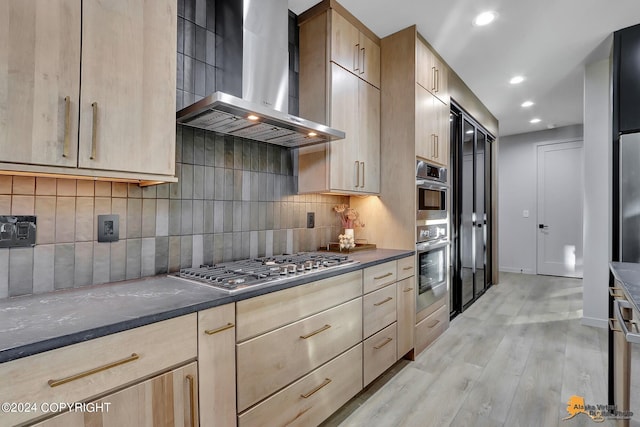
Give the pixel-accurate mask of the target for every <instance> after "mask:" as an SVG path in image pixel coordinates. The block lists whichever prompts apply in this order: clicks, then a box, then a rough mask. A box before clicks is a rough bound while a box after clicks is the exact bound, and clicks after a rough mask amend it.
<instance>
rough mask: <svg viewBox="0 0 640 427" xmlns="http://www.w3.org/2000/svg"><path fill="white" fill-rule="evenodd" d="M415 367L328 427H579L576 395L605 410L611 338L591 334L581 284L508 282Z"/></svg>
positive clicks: (512, 278)
mask: <svg viewBox="0 0 640 427" xmlns="http://www.w3.org/2000/svg"><path fill="white" fill-rule="evenodd" d="M500 278H501V283H500V284H499V285H497V286H494V287H492V288H491V289H489V290H488V291H487V293H486V294H485V295H484V296H482V297H481V298H480V299H479V300H478V301H477V302H476V303H475V304H474V305H473V306H471V307H470V308H469V309H468V310H467V311H466V312H464V313H463V314H461V315H460V316H458V317H457V318H456V319H454V320H453V321H452V323H451V327H450V328H449V330H447V331H446V332H445V334H444V335H442V336H441V337H440V338H439V339H438V340H437V341H436V342H435V343H434V344H433V345H432V346H431V347H429V348H428V349H427V350H425V351H424V352H423V353H422V354H420V355H419V356H418V357H417V358H416V360H415V361H414V362H410V361H406V360H401V361H400V362H398V363H396V364H395V365H394V366H393V367H392V368H391V369H390V370H389V371H387V372H386V373H385V374H384V375H383V376H382V377H380V378H379V379H378V380H376V381H374V382H373V383H372V384H371V385H370V386H369V387H368V388H366V389H365V390H364V391H363V392H362V393H360V394H359V395H358V396H356V397H355V398H353V399H352V400H351V401H350V402H349V403H347V404H346V405H345V406H343V407H342V408H341V409H340V410H339V411H338V412H336V413H335V414H334V415H333V416H332V417H331V418H330V419H328V420H327V421H325V423H323V426H324V427H328V426H367V427H371V426H381V427H392V426H398V427H405V426H406V427H414V426H415V427H432V426H460V427H481V426H487V427H494V426H508V427H519V426H523V427H525V426H527V427H528V426H531V427H538V426H539V427H551V426H557V427H574V426H596V425H601V426H608V425H610V426H613V425H615V423H614V422H613V421H610V420H606V421H605V422H604V423H600V424H596V423H595V422H593V421H592V420H591V419H589V418H588V417H587V416H585V415H583V414H579V415H577V416H576V417H574V418H572V419H570V420H566V421H565V420H563V418H564V417H566V416H567V412H566V402H567V401H568V400H569V397H570V396H572V395H579V396H583V397H584V398H585V402H586V403H587V404H593V405H595V404H606V402H607V376H606V366H607V351H606V350H607V332H606V330H604V329H598V328H593V327H588V326H583V325H582V324H581V323H580V319H581V317H582V281H581V280H580V279H567V278H559V277H549V276H533V275H523V274H513V273H501V276H500ZM633 350H634V349H633V348H632V352H633V364H632V375H633V377H632V391H631V394H632V398H631V410H632V411H634V412H635V415H634V418H633V419H632V420H631V423H630V425H631V426H632V427H640V374H639V373H640V348H636V349H635V351H633Z"/></svg>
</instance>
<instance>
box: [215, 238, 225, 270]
mask: <svg viewBox="0 0 640 427" xmlns="http://www.w3.org/2000/svg"><path fill="white" fill-rule="evenodd" d="M223 260H224V234H222V233H217V234H214V235H213V262H214V263H215V264H218V263H220V262H222V261H223Z"/></svg>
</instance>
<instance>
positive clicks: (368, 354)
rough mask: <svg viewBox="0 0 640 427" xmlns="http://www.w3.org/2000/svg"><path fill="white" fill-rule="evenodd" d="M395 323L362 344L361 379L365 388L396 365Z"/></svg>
mask: <svg viewBox="0 0 640 427" xmlns="http://www.w3.org/2000/svg"><path fill="white" fill-rule="evenodd" d="M396 338H397V331H396V322H394V323H392V324H391V325H389V326H387V327H386V328H384V329H383V330H381V331H380V332H378V333H377V334H375V335H373V336H371V337H370V338H367V339H366V340H364V342H363V346H364V347H363V366H364V368H363V378H364V386H365V387H366V386H367V385H368V384H369V383H370V382H371V381H373V380H375V379H376V378H378V377H379V376H380V374H382V373H383V372H384V371H386V370H387V369H388V368H390V367H391V365H393V364H394V363H396V360H397V359H396V341H397V340H396Z"/></svg>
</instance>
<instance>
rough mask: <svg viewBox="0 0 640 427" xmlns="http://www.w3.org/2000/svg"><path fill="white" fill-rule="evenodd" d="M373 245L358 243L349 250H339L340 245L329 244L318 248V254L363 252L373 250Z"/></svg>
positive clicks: (335, 243)
mask: <svg viewBox="0 0 640 427" xmlns="http://www.w3.org/2000/svg"><path fill="white" fill-rule="evenodd" d="M375 248H376V245H375V243H358V242H356V246H355V247H353V248H350V249H340V243H338V242H329V243H328V244H327V246H322V247H320V248H318V251H319V252H342V253H345V254H348V253H351V252H357V251H364V250H369V249H375Z"/></svg>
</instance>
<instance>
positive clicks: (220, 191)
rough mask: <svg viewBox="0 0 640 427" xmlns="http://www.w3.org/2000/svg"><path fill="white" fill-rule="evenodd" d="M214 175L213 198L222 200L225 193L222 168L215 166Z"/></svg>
mask: <svg viewBox="0 0 640 427" xmlns="http://www.w3.org/2000/svg"><path fill="white" fill-rule="evenodd" d="M214 175H215V178H214V180H215V182H214V185H215V189H214V195H213V197H214V199H215V200H224V195H225V191H224V190H225V188H224V186H225V182H224V168H218V167H217V168H215V171H214Z"/></svg>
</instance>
